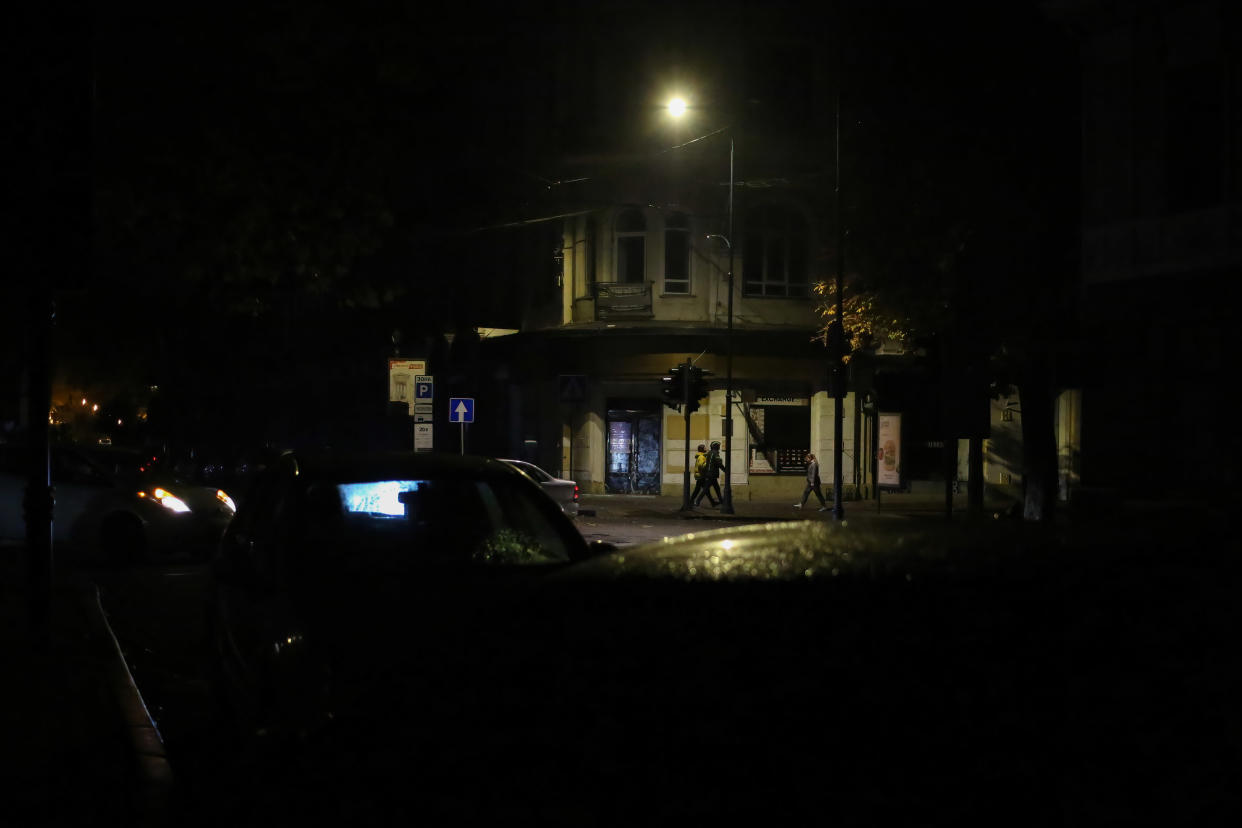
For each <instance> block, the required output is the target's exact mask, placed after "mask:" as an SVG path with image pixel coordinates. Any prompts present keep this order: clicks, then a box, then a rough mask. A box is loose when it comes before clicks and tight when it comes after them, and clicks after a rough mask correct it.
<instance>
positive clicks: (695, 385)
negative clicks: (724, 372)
mask: <svg viewBox="0 0 1242 828" xmlns="http://www.w3.org/2000/svg"><path fill="white" fill-rule="evenodd" d="M709 376H711V371H704V370H703V369H702V368H700V367H698V366H697V365H693V366H691V367H690V389H689V392H688V393H687V395H686V396H687V399H686V405H687V406H688V407H689V409H690V411H691V412H694V411H698V410H699V402H700V400H702V399H703V398H704V397H706V396H707V395H708V394H710V393H711V389H709V388H708V387H707V377H709Z"/></svg>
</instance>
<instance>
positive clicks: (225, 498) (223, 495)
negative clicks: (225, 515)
mask: <svg viewBox="0 0 1242 828" xmlns="http://www.w3.org/2000/svg"><path fill="white" fill-rule="evenodd" d="M216 500H218V501H220V502H221V503H223V504H224V506H225V508H226V509H228V510H229V511H230V512H236V511H237V504H236V503H234V502H233V498H231V497H229V495H228V493H227V492H226V491H224V489H216Z"/></svg>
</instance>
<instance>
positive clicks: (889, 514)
mask: <svg viewBox="0 0 1242 828" xmlns="http://www.w3.org/2000/svg"><path fill="white" fill-rule="evenodd" d="M801 494H802V490H801V488H800V487H797V488H796V490H795V489H791V490H790V493H789V496H788V497H786V498H781V499H780V500H777V499H775V498H766V499H762V500H749V499H743V498H735V499H734V501H733V514H731V515H730V514H723V513H721V511H720V510H719V509H718V508H712V507H710V506H709V505H708V503H707V501H706V500H704V501H703V502H702V504H701V505H699V506H697V507H695V508H694V509H692V510H691V511H689V512H683V511H681V506H682V492H681V490H680V489H678V490H677V491H676V492H674V493H667V492H666V493H661V494H657V495H622V494H584V495H582V497H581V505H580V507H579V509H580V511H579V514H580V515H584V516H590V515H589V513H590V512H592V511H593V512H594V517H596V518H598V519H600V520H610V519H611V520H619V519H625V518H680V519H683V520H704V521H719V522H721V523H722V525H725V524H728V523H730V522H733V523H754V522H756V521H762V520H832V519H833V516H832V505H833V504H832V495H831V493H830V492H828V491H825V493H824V496H825V498H827V504H828V511H826V512H820V511H819V502H818V501H817V500H816V499H815V496H814V495H811V496H810V498H808V499H807V502H806V505H805V506H804V507H803V508H801V509H795V508H794V506H793V504H794V503H795V502H797V500H798V498H799V497H800V496H801ZM953 503H954V506H953V514H954V516H955V517H960V516H963V515H965V514H966V495H965V494H960V495H956V496H955V497H954V501H953ZM1008 508H1009V504H1008V503H1004V504H1001V503H987V504H985V509H984V512H985V514H987V515H989V516H992V515H994V514H997V513H1001V514H1003V513H1004V511H1005V510H1007V509H1008ZM841 509H842V511H843V513H844V515H845V520H847V521H854V520H861V521H870V520H875V519H877V518H896V517H905V518H910V517H939V518H942V519H943V518H944V517H945V505H944V496H943V495H927V494H907V493H888V492H885V493H883V494H882V495H881V499H880V502H879V503H877V502H876V500H875V499H874V498H872V499H869V500H844V501H842V503H841Z"/></svg>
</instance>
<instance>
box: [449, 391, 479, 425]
mask: <svg viewBox="0 0 1242 828" xmlns="http://www.w3.org/2000/svg"><path fill="white" fill-rule="evenodd" d="M449 422H450V423H473V422H474V399H472V398H471V397H449Z"/></svg>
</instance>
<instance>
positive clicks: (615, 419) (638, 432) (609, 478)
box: [604, 408, 660, 494]
mask: <svg viewBox="0 0 1242 828" xmlns="http://www.w3.org/2000/svg"><path fill="white" fill-rule="evenodd" d="M607 460H608V466H607V472H606V473H605V475H604V489H605V490H606V491H607V492H608V493H610V494H659V493H660V413H659V411H654V410H646V409H634V408H609V409H608V458H607Z"/></svg>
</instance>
